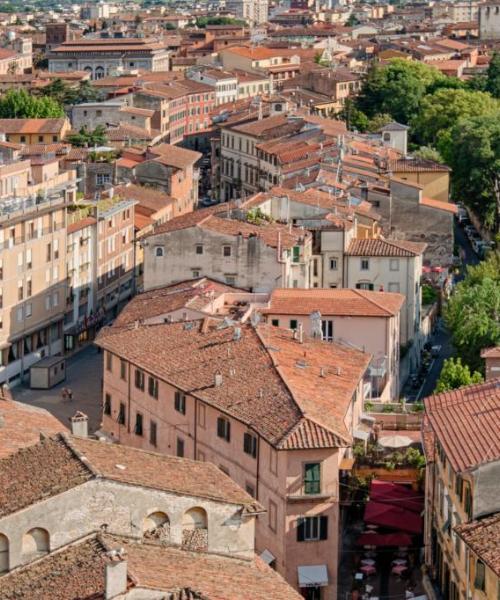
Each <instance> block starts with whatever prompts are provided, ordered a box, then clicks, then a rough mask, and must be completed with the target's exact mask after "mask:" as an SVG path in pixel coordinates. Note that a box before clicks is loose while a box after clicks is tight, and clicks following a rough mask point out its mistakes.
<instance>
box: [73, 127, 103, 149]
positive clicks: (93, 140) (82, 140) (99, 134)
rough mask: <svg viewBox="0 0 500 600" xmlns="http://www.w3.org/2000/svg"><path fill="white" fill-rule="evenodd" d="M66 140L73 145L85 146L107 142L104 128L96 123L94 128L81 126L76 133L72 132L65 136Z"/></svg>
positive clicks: (100, 144) (101, 144)
mask: <svg viewBox="0 0 500 600" xmlns="http://www.w3.org/2000/svg"><path fill="white" fill-rule="evenodd" d="M66 139H67V141H68V142H69V143H70V144H73V146H80V147H87V148H90V147H92V146H104V145H105V144H106V143H107V141H108V140H107V138H106V129H105V127H104V126H103V125H98V126H97V127H96V128H95V129H94V130H89V129H87V127H82V128H81V129H80V131H79V132H78V133H72V134H71V135H68V136H67V138H66Z"/></svg>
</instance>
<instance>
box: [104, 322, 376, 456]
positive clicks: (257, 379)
mask: <svg viewBox="0 0 500 600" xmlns="http://www.w3.org/2000/svg"><path fill="white" fill-rule="evenodd" d="M190 323H191V324H190V325H189V326H187V325H186V324H185V323H170V324H168V323H163V324H157V325H140V326H139V327H135V326H127V327H112V328H106V329H103V330H101V333H100V335H99V337H98V339H97V344H98V345H100V346H101V347H103V348H105V349H106V350H109V351H110V352H112V353H114V354H117V355H118V356H122V357H124V358H125V359H126V360H128V361H130V362H131V363H132V364H135V365H138V366H139V367H141V368H143V369H144V370H145V371H147V372H149V373H152V374H154V375H155V376H156V377H158V378H159V379H162V380H164V381H166V382H168V383H170V384H171V385H173V386H175V387H176V388H178V389H180V390H182V391H184V392H185V393H187V394H190V395H192V396H195V397H198V398H200V399H201V400H203V401H204V402H206V403H207V404H209V405H212V406H214V407H215V408H217V409H219V410H221V411H222V412H225V413H227V414H229V415H231V416H233V417H234V418H236V419H238V420H240V421H242V422H243V423H245V424H247V426H249V427H251V428H253V429H255V430H256V431H257V432H259V433H260V435H262V436H263V437H264V438H265V439H266V440H267V441H268V442H269V443H271V444H273V445H275V446H277V447H284V446H286V444H287V443H288V442H287V438H288V435H289V434H291V433H292V430H294V428H296V427H297V426H298V425H299V424H300V423H301V421H302V420H304V419H306V420H310V421H314V422H315V423H316V424H317V425H318V426H319V427H320V428H321V430H326V431H325V432H324V436H323V437H324V438H329V439H330V444H331V447H335V446H337V445H339V443H340V442H342V445H345V444H347V443H348V440H350V433H349V431H348V430H347V428H346V424H345V423H344V418H345V416H346V413H347V410H348V407H349V405H350V402H351V399H352V396H353V394H354V392H355V390H356V387H357V385H358V383H359V381H360V379H361V378H362V377H363V374H364V372H365V370H366V368H367V366H368V363H369V361H370V355H368V354H365V353H363V352H360V351H358V350H353V349H351V348H347V347H345V346H342V345H340V344H332V343H327V342H320V341H317V340H312V339H309V338H308V339H306V340H304V342H303V343H300V342H299V341H297V340H295V339H294V337H293V334H292V332H291V331H287V330H282V329H279V328H277V327H270V326H266V325H261V326H259V327H258V328H257V329H254V328H253V327H252V326H250V325H246V324H242V325H241V326H239V329H240V333H241V335H240V338H239V339H235V338H234V332H233V328H232V327H228V328H220V327H219V325H220V322H219V321H213V322H211V321H210V320H209V321H207V320H197V321H192V322H190ZM204 323H205V325H204ZM145 348H148V352H145ZM228 357H229V358H228ZM322 368H323V375H324V376H322V372H321V369H322ZM216 373H220V374H221V375H222V384H221V385H218V386H216V385H215V384H214V381H215V374H216ZM317 442H318V440H317V439H316V438H312V436H311V438H310V439H308V440H307V443H308V444H312V445H311V446H307V447H316V443H317Z"/></svg>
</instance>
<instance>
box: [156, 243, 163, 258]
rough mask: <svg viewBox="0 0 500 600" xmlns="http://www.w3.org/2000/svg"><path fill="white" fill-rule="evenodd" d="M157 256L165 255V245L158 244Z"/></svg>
mask: <svg viewBox="0 0 500 600" xmlns="http://www.w3.org/2000/svg"><path fill="white" fill-rule="evenodd" d="M155 256H156V257H157V258H162V257H163V256H165V248H164V247H163V246H156V247H155Z"/></svg>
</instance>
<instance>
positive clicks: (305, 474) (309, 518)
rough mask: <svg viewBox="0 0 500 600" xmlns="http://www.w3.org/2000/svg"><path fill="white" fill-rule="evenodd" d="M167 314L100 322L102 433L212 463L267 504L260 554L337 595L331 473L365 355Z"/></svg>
mask: <svg viewBox="0 0 500 600" xmlns="http://www.w3.org/2000/svg"><path fill="white" fill-rule="evenodd" d="M150 301H153V300H152V299H150ZM155 301H156V302H158V299H156V300H155ZM127 310H128V309H127V308H126V309H125V312H126V311H127ZM134 310H135V311H136V310H137V306H135V307H134ZM161 311H162V309H161V307H160V308H159V312H158V314H160V313H161ZM122 314H123V313H122ZM150 316H151V315H149V317H150ZM167 320H168V319H165V320H163V321H162V322H160V323H152V322H151V320H150V319H149V318H148V322H149V324H145V323H141V322H139V320H131V319H126V318H122V319H121V320H120V319H119V320H118V321H117V323H115V325H114V326H113V327H111V328H106V329H104V330H102V331H101V334H100V336H99V338H98V344H99V345H100V346H101V347H102V348H103V349H104V350H105V352H104V385H103V394H104V399H103V423H102V429H103V432H104V433H106V434H107V435H108V436H109V437H110V438H111V439H113V440H115V441H117V442H121V443H124V444H128V445H131V446H134V447H137V448H142V449H145V450H155V451H159V452H162V453H165V454H174V455H175V454H176V455H178V456H185V457H188V458H194V459H197V460H200V461H210V462H212V463H214V464H216V465H217V466H219V468H220V469H221V470H222V471H224V472H225V473H227V474H229V475H230V476H231V477H232V478H233V479H234V480H235V481H236V482H237V483H239V484H240V485H241V486H242V487H243V488H245V489H246V490H247V492H248V493H250V494H251V495H252V496H254V497H255V498H256V499H258V501H259V502H260V503H261V504H262V505H263V506H264V507H265V508H266V510H267V514H266V515H263V517H262V518H260V519H259V520H258V523H257V529H256V551H257V552H258V553H259V554H260V555H261V556H262V558H263V559H264V560H266V561H267V562H268V564H270V565H272V566H273V567H274V568H275V569H276V570H277V571H278V572H279V573H280V574H282V575H283V576H284V577H285V578H286V579H287V581H288V582H289V583H290V584H291V585H293V586H294V587H295V588H297V589H300V591H301V592H302V594H303V595H304V597H306V598H310V599H314V600H316V599H321V600H333V599H335V598H336V593H337V592H336V590H337V564H338V548H339V476H340V471H341V469H342V468H344V469H345V468H346V462H349V461H345V460H344V459H345V458H349V457H350V452H351V451H350V447H351V445H352V439H353V436H354V435H355V431H356V430H357V429H359V428H360V427H359V419H360V417H361V411H362V401H363V390H364V388H365V386H364V377H365V375H366V373H367V367H368V365H369V363H370V358H371V357H370V355H369V354H366V353H363V352H361V351H359V350H355V349H352V348H349V347H347V346H342V345H340V344H336V343H326V342H322V341H318V340H314V339H312V338H309V337H306V336H303V335H300V334H299V333H294V332H292V331H287V330H283V329H280V328H277V327H270V326H268V325H256V326H255V327H254V326H252V325H250V324H242V323H238V322H234V321H227V320H225V321H221V320H216V319H213V318H211V317H205V318H200V319H198V320H187V321H181V322H176V323H169V322H165V321H167Z"/></svg>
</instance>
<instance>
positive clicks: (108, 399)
mask: <svg viewBox="0 0 500 600" xmlns="http://www.w3.org/2000/svg"><path fill="white" fill-rule="evenodd" d="M104 414H105V415H108V416H109V415H110V414H111V395H110V394H106V395H105V396H104Z"/></svg>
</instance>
